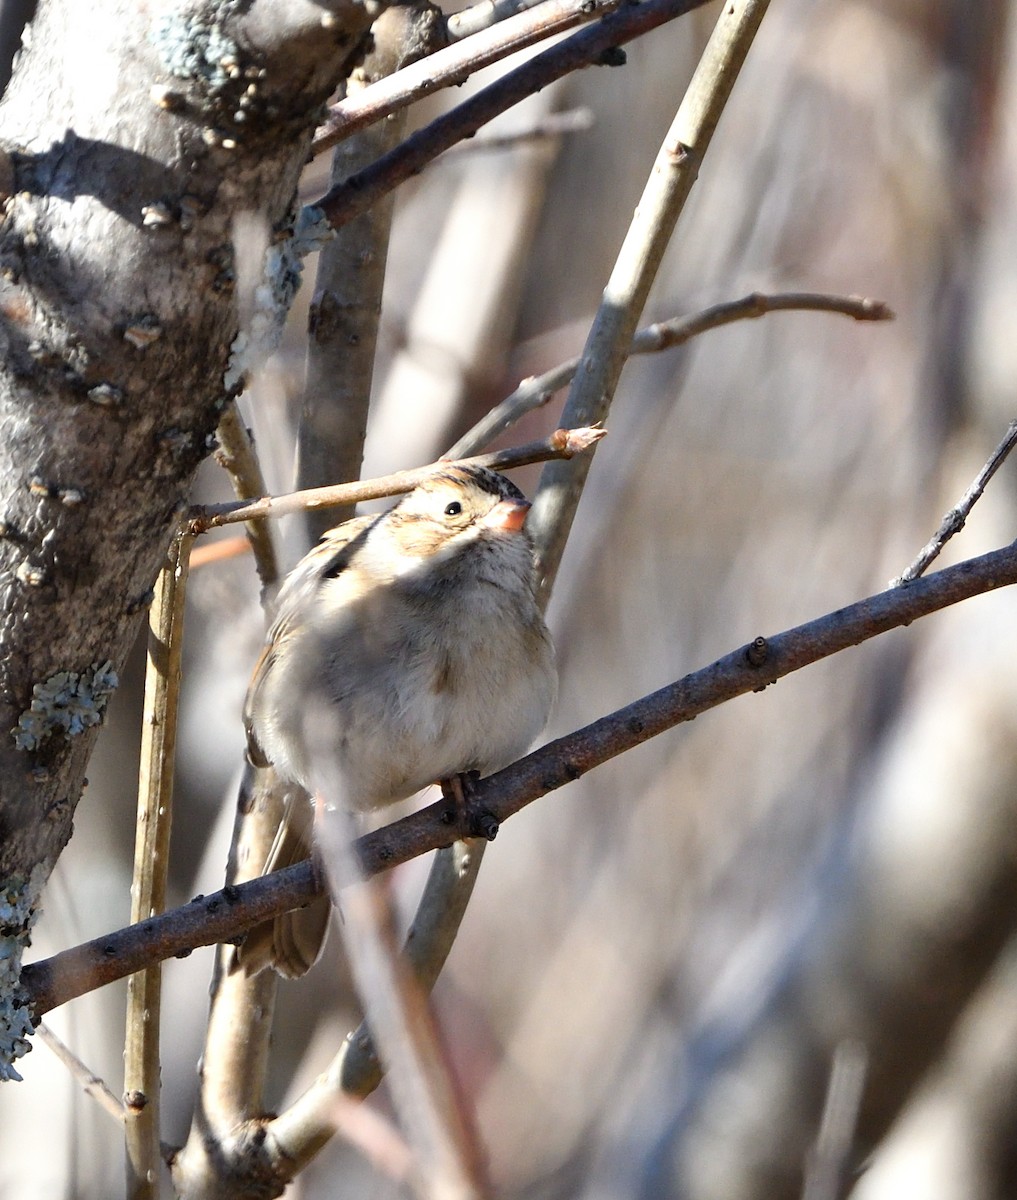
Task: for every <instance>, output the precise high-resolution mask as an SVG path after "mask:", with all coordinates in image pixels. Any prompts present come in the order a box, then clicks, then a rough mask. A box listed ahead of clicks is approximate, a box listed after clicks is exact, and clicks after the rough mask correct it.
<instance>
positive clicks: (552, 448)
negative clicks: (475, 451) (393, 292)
mask: <svg viewBox="0 0 1017 1200" xmlns="http://www.w3.org/2000/svg"><path fill="white" fill-rule="evenodd" d="M606 433H607V431H606V430H604V429H556V430H555V431H554V433H552V434H551V436H550V437H547V438H544V439H543V440H542V441H539V442H528V443H527V444H526V445H525V446H517V447H515V448H513V449H511V450H497V451H495V452H494V453H493V454H481V455H478V456H477V457H475V458H468V459H462V460H458V461H460V462H462V463H463V464H464V465H466V466H477V467H488V468H489V469H490V470H492V471H510V470H512V468H513V467H523V466H526V465H527V464H528V463H535V462H546V461H547V460H548V459H549V458H571V457H572V456H573V455H575V454H582V453H583V452H584V451H586V450H588V449H589V448H590V447H591V446H593V445H595V444H596V443H597V442H599V441H600V439H601V438H602V437H604V436H606ZM451 465H453V464H452V463H451V462H449V461H445V460H442V461H441V462H437V463H430V464H428V465H427V466H426V467H414V468H412V469H411V470H408V471H397V472H396V473H395V474H394V475H384V476H382V477H381V478H379V479H364V480H360V481H357V482H354V483H337V484H335V485H333V486H332V487H322V488H308V489H307V490H306V491H302V492H290V493H288V494H287V495H285V496H262V497H261V498H260V499H258V500H252V501H251V502H250V503H243V502H238V503H233V504H204V505H198V506H196V507H194V508H192V509H191V510H190V513H189V514H188V518H187V520H188V528H189V530H190V532H191V533H192V534H199V533H204V532H205V531H206V530H209V529H217V528H218V527H219V526H220V525H231V524H233V523H234V522H236V521H249V520H251V519H253V518H255V517H285V516H289V514H290V513H295V512H303V511H304V510H305V509H317V508H337V507H339V505H343V504H360V503H361V502H362V501H364V500H380V499H382V498H384V497H385V496H399V495H402V493H404V492H410V491H412V490H413V489H414V488H415V487H416V486H417V484H418V483H421V482H423V480H425V479H427V478H429V477H430V476H431V475H433V474H434V473H435V471H441V470H445V469H447V468H448V467H449V466H451Z"/></svg>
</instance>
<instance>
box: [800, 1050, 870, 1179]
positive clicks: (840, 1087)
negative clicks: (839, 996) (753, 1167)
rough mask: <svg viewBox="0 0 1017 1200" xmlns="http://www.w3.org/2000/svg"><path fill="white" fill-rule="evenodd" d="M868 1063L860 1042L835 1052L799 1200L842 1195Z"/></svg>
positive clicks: (866, 1054) (865, 1051) (866, 1053)
mask: <svg viewBox="0 0 1017 1200" xmlns="http://www.w3.org/2000/svg"><path fill="white" fill-rule="evenodd" d="M868 1059H869V1056H868V1051H867V1050H866V1049H865V1046H863V1045H862V1044H861V1042H854V1041H843V1042H840V1043H839V1044H838V1046H837V1049H836V1050H835V1051H834V1054H833V1063H832V1065H831V1067H830V1082H829V1085H828V1087H827V1089H826V1103H825V1104H824V1105H823V1118H822V1121H821V1123H820V1126H819V1134H818V1136H817V1137H816V1141H815V1145H814V1146H813V1147H812V1149H811V1151H810V1152H809V1155H808V1160H807V1162H806V1164H805V1184H804V1186H803V1188H802V1200H839V1198H840V1197H841V1196H843V1195H844V1194H845V1190H844V1186H845V1182H846V1180H845V1177H846V1174H847V1169H848V1164H849V1161H850V1157H851V1147H852V1145H853V1143H854V1138H855V1126H856V1124H857V1123H858V1111H859V1108H860V1107H861V1103H862V1090H863V1088H864V1085H865V1073H866V1070H867V1069H868Z"/></svg>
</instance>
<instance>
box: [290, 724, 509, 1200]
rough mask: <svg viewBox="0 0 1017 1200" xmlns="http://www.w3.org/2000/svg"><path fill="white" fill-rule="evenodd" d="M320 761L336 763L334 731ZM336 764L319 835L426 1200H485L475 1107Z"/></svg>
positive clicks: (325, 791) (349, 954)
mask: <svg viewBox="0 0 1017 1200" xmlns="http://www.w3.org/2000/svg"><path fill="white" fill-rule="evenodd" d="M319 750H320V752H319V753H316V754H315V755H314V759H316V760H317V761H319V762H321V763H322V765H323V766H327V764H328V763H329V762H330V760H331V754H330V753H329V744H328V740H327V738H322V739H321V745H320V747H319ZM334 780H335V774H334V771H331V770H328V769H324V770H321V771H319V772H318V778H317V779H316V780H315V783H316V786H315V789H314V790H315V795H316V796H321V797H323V799H324V805H323V810H324V811H323V814H322V818H321V819H320V820H319V822H318V827H317V829H316V836H317V838H318V840H319V845H320V847H321V851H322V853H321V862H322V864H323V865H324V868H325V872H326V874H327V877H328V882H329V886H330V889H331V892H332V896H333V901H334V902H338V898H339V893H340V891H341V892H342V894H343V898H342V912H343V921H342V934H343V944H344V946H345V948H346V958H347V961H348V962H349V965H350V970H351V973H352V975H353V979H354V982H355V984H356V988H357V992H358V994H359V996H360V999H361V1002H362V1004H363V1006H364V1011H365V1012H366V1013H368V1014H369V1016H370V1021H371V1028H372V1031H373V1035H374V1037H375V1038H376V1039H377V1042H378V1045H379V1046H380V1047H381V1049H382V1051H383V1054H384V1059H385V1065H386V1067H387V1069H388V1076H389V1087H390V1089H391V1092H392V1098H393V1102H394V1105H395V1109H396V1112H397V1113H398V1116H399V1119H400V1124H401V1126H402V1128H403V1129H404V1130H405V1131H406V1134H407V1138H408V1141H409V1144H410V1147H411V1149H412V1150H413V1153H414V1160H415V1162H414V1168H415V1169H414V1173H413V1183H414V1186H415V1189H416V1190H417V1191H418V1193H419V1195H420V1197H421V1200H430V1198H431V1197H434V1196H448V1197H450V1198H452V1197H455V1198H456V1200H481V1198H482V1197H485V1196H489V1195H490V1186H489V1184H488V1182H487V1180H486V1178H485V1172H484V1165H483V1156H482V1155H481V1154H480V1152H479V1144H478V1138H477V1134H476V1129H475V1123H474V1120H473V1118H472V1113H471V1111H470V1109H469V1108H468V1106H467V1105H466V1103H465V1102H464V1099H463V1097H461V1096H460V1094H459V1091H458V1088H457V1087H456V1084H455V1080H454V1076H453V1074H452V1070H451V1066H450V1064H449V1062H448V1058H447V1056H446V1054H445V1052H444V1049H443V1047H442V1045H441V1039H440V1037H439V1035H438V1029H437V1026H436V1024H435V1022H434V1018H433V1016H432V1015H431V1012H430V1009H429V1007H428V1004H427V994H426V992H425V991H424V989H423V988H422V987H421V986H420V983H419V981H418V980H417V979H416V978H415V977H414V975H413V972H412V969H411V968H410V965H409V964H408V963H407V962H406V960H405V959H404V958H403V957H402V955H401V954H400V952H399V944H398V939H397V935H396V918H395V910H394V905H393V903H392V899H391V896H390V895H389V892H388V889H387V888H386V886H385V884H384V881H382V880H380V879H365V878H364V876H363V872H362V871H361V869H360V861H359V858H358V856H357V852H356V849H355V846H356V842H355V839H354V836H353V820H352V816H351V814H349V813H348V812H345V811H344V810H343V807H342V797H341V795H339V794H338V791H339V789H338V788H337V786H336V784H335V782H334Z"/></svg>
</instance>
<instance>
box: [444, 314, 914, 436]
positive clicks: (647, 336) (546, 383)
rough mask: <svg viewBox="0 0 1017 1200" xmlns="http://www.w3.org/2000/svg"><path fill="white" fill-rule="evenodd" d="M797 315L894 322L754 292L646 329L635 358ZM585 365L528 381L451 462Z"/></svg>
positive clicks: (635, 345)
mask: <svg viewBox="0 0 1017 1200" xmlns="http://www.w3.org/2000/svg"><path fill="white" fill-rule="evenodd" d="M794 311H801V312H830V313H842V314H843V315H844V316H846V317H853V318H854V319H855V320H856V321H889V320H892V319H893V312H892V311H891V309H890V308H889V307H888V306H887V305H886V304H884V303H883V302H882V301H881V300H870V299H868V298H866V297H862V296H832V295H827V294H825V293H821V292H779V293H777V294H776V295H764V294H763V293H761V292H752V293H751V295H748V296H743V297H742V298H741V299H740V300H727V301H725V302H724V303H723V304H714V305H713V306H712V307H710V308H704V309H703V310H702V311H701V312H698V313H694V314H693V315H692V316H691V317H673V318H672V319H671V320H670V321H659V322H656V323H655V324H653V325H647V326H645V327H644V328H643V329H640V330H639V332H638V333H637V334H636V335H635V337H633V339H632V344H631V346H630V347H629V354H630V355H631V354H655V353H657V352H658V351H660V350H671V349H673V348H674V347H675V346H683V345H684V344H685V343H686V342H688V341H691V339H692V338H694V337H697V336H698V335H699V334H701V333H706V332H707V331H708V330H710V329H719V328H720V327H721V326H723V325H730V324H731V323H732V322H734V321H743V320H746V319H749V318H753V317H762V316H765V315H766V314H767V313H771V312H794ZM581 361H582V359H581V358H579V357H578V356H577V357H576V358H570V359H569V360H568V361H567V362H563V363H559V365H558V366H556V367H552V368H551V370H550V371H545V372H544V373H543V374H542V375H537V376H534V377H531V378H529V379H524V380H523V381H522V383H520V385H519V386H518V387H517V388H516V390H515V391H514V392H512V393H511V394H510V395H508V396H506V397H505V399H504V400H502V401H501V403H500V404H498V405H496V406H495V407H494V408H492V409H491V411H490V412H489V413H487V414H486V415H485V416H483V417H482V418H481V419H480V420H479V421H478V422H477V424H476V425H474V427H473V428H472V429H471V430H470V431H469V432H468V433H465V434H464V435H463V436H462V437H461V438H460V439H459V441H458V442H456V444H455V445H454V446H453V447H452V448H451V449H450V450H449V452H448V456H449V458H458V457H461V456H464V455H467V454H476V453H477V451H478V450H482V449H483V448H484V446H487V445H489V444H490V443H491V442H492V441H493V440H494V438H496V437H498V436H499V434H502V433H504V432H505V430H506V429H508V428H509V427H510V426H512V425H514V424H515V423H516V421H518V420H519V419H520V418H521V417H523V416H524V415H525V414H526V413H528V412H531V411H532V410H533V409H535V408H540V407H542V406H543V405H545V404H547V402H548V401H549V400H550V399H551V397H552V396H553V395H554V393H555V392H557V391H558V390H559V389H560V388H563V387H566V386H567V385H568V384H569V383H571V381H572V379H573V377H574V375H575V373H576V371H577V370H578V369H579V364H580V362H581Z"/></svg>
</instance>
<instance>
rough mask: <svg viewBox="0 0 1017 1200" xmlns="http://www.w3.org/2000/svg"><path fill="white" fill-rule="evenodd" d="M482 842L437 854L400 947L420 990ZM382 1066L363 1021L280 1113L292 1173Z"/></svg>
mask: <svg viewBox="0 0 1017 1200" xmlns="http://www.w3.org/2000/svg"><path fill="white" fill-rule="evenodd" d="M486 845H487V843H486V842H484V841H470V842H455V843H454V844H453V845H452V846H450V847H448V848H447V849H443V850H439V853H438V854H436V855H435V858H434V862H433V863H432V865H431V871H430V874H429V875H428V879H427V884H426V885H425V887H424V893H423V896H422V897H421V900H420V903H419V905H418V906H417V913H416V917H415V918H414V921H413V925H412V927H411V929H410V932H409V934H408V935H407V938H406V946H405V949H404V951H403V953H404V956H405V959H406V962H407V963H408V965H409V967H410V969H411V970H412V972H413V974H414V977H415V978H416V980H417V983H418V985H419V987H420V988H421V990H422V991H423V992H425V993H426V992H430V991H431V989H432V988H433V987H434V984H435V982H436V980H437V978H438V975H439V974H440V973H441V969H442V967H444V965H445V960H446V959H447V958H448V954H449V951H450V950H451V949H452V944H453V942H454V941H455V938H456V934H457V933H458V931H459V926H460V924H461V922H462V917H463V914H464V913H465V911H466V906H467V904H468V903H469V899H470V896H471V894H472V892H473V885H474V883H475V882H476V879H477V873H478V871H479V869H480V863H481V860H482V858H483V854H484V848H485V846H486ZM382 1073H383V1072H382V1066H381V1062H380V1061H379V1058H378V1054H377V1052H376V1050H375V1046H374V1040H373V1038H372V1037H371V1033H370V1031H369V1029H368V1028H367V1023H366V1022H364V1023H362V1024H361V1025H360V1027H359V1028H358V1029H357V1030H356V1031H355V1032H354V1033H352V1034H351V1035H350V1036H349V1037H348V1038H347V1039H346V1041H345V1042H344V1043H343V1046H342V1049H341V1050H340V1051H339V1053H338V1054H337V1055H336V1057H335V1059H334V1061H333V1062H332V1064H331V1065H330V1066H329V1068H328V1069H327V1070H326V1071H324V1072H323V1073H322V1074H321V1075H320V1076H319V1077H318V1078H317V1079H316V1080H315V1081H314V1083H313V1084H311V1086H310V1087H309V1088H308V1089H307V1091H305V1092H304V1093H303V1095H301V1096H300V1097H299V1098H298V1099H297V1100H296V1101H294V1103H293V1104H291V1105H290V1106H289V1107H288V1108H287V1109H286V1110H285V1111H284V1112H282V1113H280V1114H279V1116H278V1117H276V1118H275V1119H274V1120H273V1121H271V1122H270V1123H269V1132H270V1134H271V1136H272V1138H273V1140H274V1142H275V1144H276V1146H277V1147H278V1149H279V1152H280V1153H281V1154H282V1155H284V1156H285V1158H286V1159H287V1160H288V1161H291V1162H292V1163H293V1164H294V1174H296V1173H298V1172H299V1170H300V1169H301V1168H302V1167H303V1166H305V1165H306V1163H307V1162H309V1161H310V1159H311V1158H313V1157H314V1155H315V1154H316V1153H317V1152H318V1151H319V1150H320V1149H321V1147H322V1146H323V1145H324V1144H325V1143H326V1142H327V1141H328V1139H329V1138H330V1137H331V1136H332V1134H333V1132H335V1104H336V1102H337V1098H339V1097H342V1096H343V1095H344V1094H345V1095H346V1096H355V1097H358V1098H363V1097H365V1096H368V1095H369V1094H370V1093H371V1092H372V1091H374V1089H375V1088H376V1087H377V1086H378V1084H379V1083H380V1082H381V1078H382Z"/></svg>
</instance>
